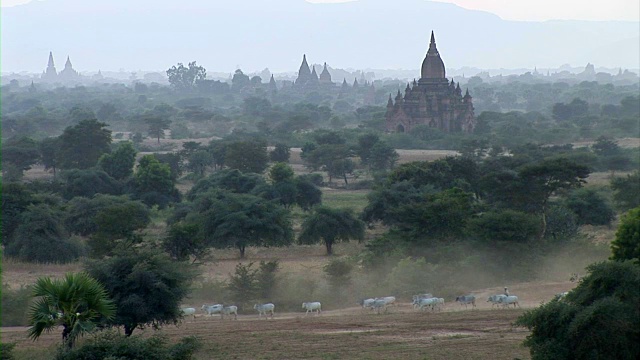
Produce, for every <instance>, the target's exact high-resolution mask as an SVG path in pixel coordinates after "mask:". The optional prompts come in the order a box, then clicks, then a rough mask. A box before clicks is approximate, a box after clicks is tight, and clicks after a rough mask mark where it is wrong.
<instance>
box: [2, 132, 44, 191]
mask: <svg viewBox="0 0 640 360" xmlns="http://www.w3.org/2000/svg"><path fill="white" fill-rule="evenodd" d="M38 160H40V151H39V150H38V144H37V143H36V142H35V140H33V139H31V138H28V137H21V138H17V139H16V138H14V139H9V140H6V141H2V165H3V167H2V169H3V178H5V181H7V180H8V181H16V180H20V179H22V173H23V172H24V171H27V170H29V169H31V165H33V164H35V163H36V162H38ZM6 164H11V165H13V168H15V170H16V172H9V173H7V171H6V169H5V165H6ZM7 175H9V176H8V177H7Z"/></svg>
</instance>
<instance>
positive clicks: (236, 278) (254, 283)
mask: <svg viewBox="0 0 640 360" xmlns="http://www.w3.org/2000/svg"><path fill="white" fill-rule="evenodd" d="M252 267H253V262H251V263H249V264H247V265H243V264H241V263H238V264H237V265H236V270H235V272H234V274H233V275H229V283H228V285H227V288H228V289H229V291H230V292H231V299H232V300H233V301H235V302H236V303H237V304H238V305H240V306H243V305H244V306H246V305H247V304H248V302H249V301H251V300H254V299H255V298H256V296H257V295H258V269H253V268H252Z"/></svg>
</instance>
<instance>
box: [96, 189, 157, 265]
mask: <svg viewBox="0 0 640 360" xmlns="http://www.w3.org/2000/svg"><path fill="white" fill-rule="evenodd" d="M93 221H94V222H95V224H96V228H97V231H96V232H95V233H94V234H93V236H91V238H90V239H89V241H88V244H89V246H91V254H92V256H94V257H102V256H105V255H110V254H111V253H112V252H113V250H114V249H115V248H116V246H117V245H118V244H119V242H118V241H120V243H122V242H123V241H124V246H125V247H130V246H131V245H132V244H133V243H136V242H138V240H139V239H137V238H135V237H134V232H135V231H136V230H140V229H144V228H145V227H146V226H147V225H148V224H149V222H150V221H151V219H150V218H149V209H148V208H147V207H146V206H145V205H144V204H142V203H141V202H139V201H125V202H122V203H115V204H112V205H110V206H107V207H104V208H101V209H99V210H98V212H97V214H96V215H95V217H94V218H93Z"/></svg>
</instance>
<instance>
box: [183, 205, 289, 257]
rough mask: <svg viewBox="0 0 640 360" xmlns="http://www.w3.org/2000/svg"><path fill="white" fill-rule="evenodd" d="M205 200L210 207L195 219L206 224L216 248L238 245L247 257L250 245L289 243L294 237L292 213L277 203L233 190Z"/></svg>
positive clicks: (207, 234)
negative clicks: (235, 192) (246, 253)
mask: <svg viewBox="0 0 640 360" xmlns="http://www.w3.org/2000/svg"><path fill="white" fill-rule="evenodd" d="M203 200H204V201H205V203H206V204H207V205H208V207H207V209H206V210H205V211H203V210H204V209H197V212H198V213H200V214H201V215H196V216H195V217H194V218H192V221H195V222H198V223H201V224H202V230H203V233H204V236H205V239H206V241H207V242H208V243H209V244H210V245H212V246H213V247H216V248H230V247H235V248H237V249H238V250H239V251H240V258H244V255H245V250H246V247H247V246H287V245H290V244H291V242H292V240H293V230H292V225H291V219H290V215H289V212H288V211H287V210H286V209H284V208H282V207H281V206H279V205H277V204H276V203H274V202H271V201H268V200H265V199H262V198H260V197H257V196H253V195H248V194H233V193H219V194H217V195H213V196H209V197H205V198H204V199H203ZM187 219H189V218H187ZM196 219H197V220H196Z"/></svg>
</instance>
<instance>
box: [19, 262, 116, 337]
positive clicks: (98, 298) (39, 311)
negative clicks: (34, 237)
mask: <svg viewBox="0 0 640 360" xmlns="http://www.w3.org/2000/svg"><path fill="white" fill-rule="evenodd" d="M32 296H33V297H34V298H36V300H35V301H34V303H33V304H32V305H31V306H30V308H29V325H30V327H29V330H28V335H29V338H31V339H33V340H37V339H38V338H39V337H40V335H42V333H43V332H50V331H52V330H54V329H55V328H56V327H58V326H62V327H63V330H62V342H63V343H64V344H66V345H67V346H68V347H73V345H74V343H75V341H76V339H77V338H78V336H80V335H82V334H84V333H88V332H90V331H92V330H93V329H94V328H95V327H96V324H97V323H98V321H99V320H100V319H106V320H110V319H112V318H113V317H114V315H115V312H116V307H115V305H114V304H113V302H112V301H111V300H110V299H109V295H108V293H107V291H106V290H105V289H104V287H103V286H102V284H100V283H99V282H98V281H97V280H95V279H94V278H92V277H90V276H89V275H87V274H86V273H83V272H81V273H75V274H73V273H69V274H66V275H65V277H64V278H63V279H51V278H39V279H38V280H37V281H36V284H35V285H34V287H33V295H32Z"/></svg>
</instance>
